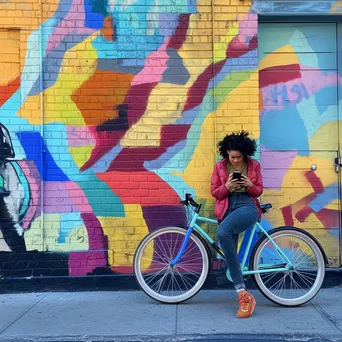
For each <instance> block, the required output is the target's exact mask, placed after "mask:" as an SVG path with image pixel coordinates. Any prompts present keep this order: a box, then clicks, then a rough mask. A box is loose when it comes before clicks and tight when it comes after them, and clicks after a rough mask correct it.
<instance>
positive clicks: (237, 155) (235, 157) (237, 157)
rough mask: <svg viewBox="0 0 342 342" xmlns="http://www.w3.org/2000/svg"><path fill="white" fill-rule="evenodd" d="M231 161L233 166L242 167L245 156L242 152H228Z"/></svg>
mask: <svg viewBox="0 0 342 342" xmlns="http://www.w3.org/2000/svg"><path fill="white" fill-rule="evenodd" d="M227 152H228V158H229V161H230V162H231V163H232V164H233V166H235V167H238V166H241V165H242V162H243V154H242V153H241V152H240V151H227Z"/></svg>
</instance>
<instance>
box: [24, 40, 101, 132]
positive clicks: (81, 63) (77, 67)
mask: <svg viewBox="0 0 342 342" xmlns="http://www.w3.org/2000/svg"><path fill="white" fill-rule="evenodd" d="M96 36H97V34H94V35H92V36H90V37H88V38H87V39H86V40H84V41H83V42H81V43H79V44H77V45H76V46H75V47H73V48H72V49H70V50H68V51H67V52H66V53H65V56H64V59H63V63H62V66H61V69H60V72H59V75H58V78H57V81H56V83H55V84H54V85H53V86H52V87H50V88H48V89H47V90H45V91H44V100H45V103H44V107H45V108H44V109H45V110H44V123H45V124H48V123H52V122H62V123H65V124H67V125H70V126H84V120H83V117H82V114H81V113H80V111H79V110H78V108H77V106H76V105H75V103H74V102H73V101H72V100H71V97H70V96H71V95H72V93H73V92H74V91H75V90H76V89H78V88H79V87H80V86H81V85H82V83H83V82H85V81H86V80H87V79H88V78H89V77H90V76H91V75H92V74H93V73H94V72H95V70H96V59H97V52H96V50H95V49H94V48H93V46H92V41H93V40H94V39H95V38H96ZM39 101H40V97H39V95H36V96H30V97H29V98H28V99H27V100H26V102H25V103H24V104H23V106H22V107H21V109H20V111H19V113H18V115H19V116H21V117H23V118H25V119H27V120H28V121H29V123H31V124H35V125H38V124H40V116H39V115H37V114H39V113H35V114H36V115H34V116H32V110H31V107H32V106H33V105H35V104H36V103H39Z"/></svg>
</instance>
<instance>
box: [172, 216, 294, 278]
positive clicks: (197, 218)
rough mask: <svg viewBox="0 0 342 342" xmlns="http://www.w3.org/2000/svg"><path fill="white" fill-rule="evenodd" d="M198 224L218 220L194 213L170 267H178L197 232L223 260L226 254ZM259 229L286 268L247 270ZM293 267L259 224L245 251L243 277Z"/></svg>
mask: <svg viewBox="0 0 342 342" xmlns="http://www.w3.org/2000/svg"><path fill="white" fill-rule="evenodd" d="M196 222H203V223H212V224H217V220H214V219H209V218H206V217H203V216H199V214H198V213H197V212H195V213H194V216H193V217H192V219H191V221H190V224H189V227H188V230H187V233H186V235H185V237H184V240H183V242H182V246H181V248H180V250H179V252H178V254H177V256H176V257H175V258H174V259H173V260H172V261H171V263H170V266H171V267H172V266H174V265H176V264H177V263H178V262H179V261H180V259H181V258H182V256H183V254H184V251H185V248H186V246H187V244H188V242H189V239H190V235H191V234H192V231H193V230H195V231H196V232H197V233H198V234H200V235H201V236H202V237H203V238H204V239H205V240H206V241H208V242H209V243H210V245H211V246H212V247H213V248H214V249H215V251H216V252H218V253H219V254H220V255H221V256H222V257H223V258H224V254H223V251H222V250H221V249H220V248H219V247H218V245H217V244H216V242H215V240H213V239H212V238H211V237H210V236H209V235H208V234H207V233H206V232H205V231H204V230H203V229H202V228H201V227H200V226H199V225H198V224H197V223H196ZM257 229H259V230H260V231H261V232H262V233H263V234H264V235H266V237H267V238H268V240H269V241H270V242H271V243H272V244H273V246H274V247H275V249H276V251H277V253H278V254H279V255H280V256H281V257H282V258H283V259H284V261H285V262H286V266H285V267H276V268H274V267H273V266H275V265H263V266H264V267H265V268H264V269H258V270H256V271H251V270H249V267H248V266H247V270H245V267H246V261H247V257H248V254H249V251H250V249H251V246H252V241H253V237H254V234H255V232H256V231H257ZM291 267H292V263H291V261H290V260H289V259H288V257H287V256H286V254H285V253H284V252H283V251H282V250H281V248H280V247H279V246H278V245H277V244H276V243H275V241H274V240H273V239H272V238H271V236H270V235H269V234H268V233H267V231H266V230H265V229H264V228H263V227H262V226H261V225H260V223H259V222H257V223H256V224H255V225H254V226H253V227H252V233H251V235H250V237H249V240H248V243H247V248H246V250H245V253H244V256H243V259H242V262H241V269H242V274H243V275H250V274H260V273H272V272H280V271H287V270H289V269H290V268H291Z"/></svg>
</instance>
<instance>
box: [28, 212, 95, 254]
mask: <svg viewBox="0 0 342 342" xmlns="http://www.w3.org/2000/svg"><path fill="white" fill-rule="evenodd" d="M41 226H42V225H41V217H38V218H37V219H35V220H34V221H33V222H32V224H31V227H30V229H28V230H27V231H25V234H24V238H25V244H26V249H27V250H28V251H30V250H38V251H50V252H59V251H60V252H62V251H63V252H68V251H82V250H83V251H86V250H88V249H89V245H88V233H87V230H86V228H85V226H80V227H75V228H73V229H71V230H70V232H69V234H68V236H67V238H66V242H65V243H58V237H59V235H60V229H61V222H60V214H45V215H44V226H43V229H44V232H43V230H42V228H41ZM43 238H44V246H43V244H42V242H43Z"/></svg>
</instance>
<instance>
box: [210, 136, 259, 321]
mask: <svg viewBox="0 0 342 342" xmlns="http://www.w3.org/2000/svg"><path fill="white" fill-rule="evenodd" d="M218 148H219V152H220V154H221V156H222V157H223V159H222V160H221V161H219V162H218V163H217V164H216V165H215V168H214V171H213V174H212V178H211V194H212V196H214V197H215V206H214V212H215V216H216V217H217V219H218V222H219V226H218V230H217V236H218V240H219V243H220V246H221V248H222V250H223V252H224V255H225V259H226V263H227V267H228V269H229V271H230V274H231V277H232V280H233V282H234V287H235V289H236V291H237V293H238V299H239V303H240V308H239V311H238V313H237V315H236V316H237V317H238V318H247V317H249V316H251V315H252V314H253V311H254V308H255V305H256V301H255V298H254V297H253V296H252V295H251V294H250V293H249V292H248V291H247V290H246V286H245V282H244V280H243V276H242V272H241V268H240V263H239V259H238V253H237V245H238V238H239V234H240V233H242V232H244V231H245V230H246V229H248V228H250V227H252V226H253V225H254V224H255V223H256V222H257V221H258V219H260V217H261V210H260V204H259V201H258V197H259V196H260V195H261V194H262V192H263V184H262V176H261V168H260V164H259V162H258V161H256V160H255V159H252V158H251V157H252V156H253V155H254V153H255V151H256V142H255V140H253V139H251V138H249V133H248V132H246V131H241V132H237V133H232V134H229V135H226V136H225V138H224V139H223V140H222V141H220V142H219V143H218ZM234 171H235V172H241V180H237V179H233V172H234Z"/></svg>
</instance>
